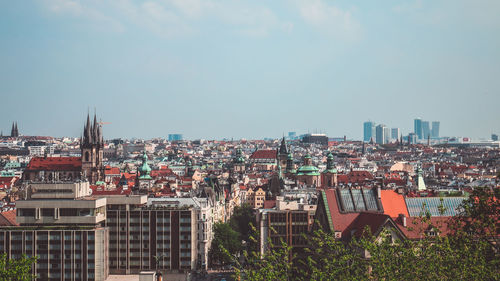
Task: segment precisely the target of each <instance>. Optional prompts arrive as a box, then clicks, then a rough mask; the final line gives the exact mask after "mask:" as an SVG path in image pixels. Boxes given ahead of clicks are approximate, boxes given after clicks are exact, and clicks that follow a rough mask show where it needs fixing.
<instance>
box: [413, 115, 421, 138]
mask: <svg viewBox="0 0 500 281" xmlns="http://www.w3.org/2000/svg"><path fill="white" fill-rule="evenodd" d="M413 132H414V133H415V135H417V139H422V138H423V134H422V119H420V118H417V119H415V120H414V121H413Z"/></svg>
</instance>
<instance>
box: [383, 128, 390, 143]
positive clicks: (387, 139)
mask: <svg viewBox="0 0 500 281" xmlns="http://www.w3.org/2000/svg"><path fill="white" fill-rule="evenodd" d="M391 141H392V139H391V128H388V127H384V143H390V142H391Z"/></svg>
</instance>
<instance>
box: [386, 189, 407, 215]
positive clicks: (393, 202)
mask: <svg viewBox="0 0 500 281" xmlns="http://www.w3.org/2000/svg"><path fill="white" fill-rule="evenodd" d="M380 195H381V198H380V200H381V201H382V206H384V214H386V215H389V216H390V217H393V218H396V217H398V216H399V214H403V215H405V216H407V217H408V216H409V215H408V210H407V208H406V202H405V198H404V196H403V195H402V194H398V193H396V192H395V191H394V190H381V191H380Z"/></svg>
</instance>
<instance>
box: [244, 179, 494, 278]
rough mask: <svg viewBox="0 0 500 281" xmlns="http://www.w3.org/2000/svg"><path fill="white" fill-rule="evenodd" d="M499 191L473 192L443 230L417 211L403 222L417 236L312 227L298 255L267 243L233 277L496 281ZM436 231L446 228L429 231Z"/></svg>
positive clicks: (485, 189) (439, 222)
mask: <svg viewBox="0 0 500 281" xmlns="http://www.w3.org/2000/svg"><path fill="white" fill-rule="evenodd" d="M499 192H500V191H499V190H498V189H492V188H478V189H476V190H474V191H473V192H472V193H471V196H470V198H469V199H468V200H465V201H464V203H463V206H462V210H463V211H462V212H461V214H460V215H459V216H456V217H455V218H453V219H451V220H450V221H449V225H448V228H446V227H445V225H444V224H446V222H445V221H443V220H434V219H431V217H430V214H429V213H428V212H423V213H422V214H421V217H420V218H419V219H417V220H416V221H415V222H414V223H413V225H411V226H409V227H410V228H412V230H413V231H417V232H419V233H420V235H419V237H420V238H419V239H415V240H411V239H403V240H399V239H397V236H395V235H394V234H395V233H394V232H393V231H392V230H390V228H389V229H386V230H384V231H382V232H381V233H380V234H379V235H378V236H377V237H374V236H373V235H371V234H370V231H369V228H367V229H366V230H365V232H364V234H363V236H362V237H361V238H359V239H358V240H356V239H353V240H352V241H351V242H350V243H342V242H339V241H338V240H335V238H334V236H333V234H332V233H324V232H322V231H317V232H315V233H313V234H312V235H310V236H308V237H307V238H308V241H309V245H308V250H307V251H306V252H305V253H304V256H302V257H297V256H296V255H295V254H292V252H293V251H292V249H291V247H289V246H288V245H286V243H284V242H283V241H281V245H280V247H273V245H272V244H271V247H270V249H269V250H268V251H267V252H266V253H265V254H264V255H261V254H260V253H259V252H258V251H252V252H249V253H245V256H247V261H248V264H246V265H245V266H244V267H241V268H240V269H238V271H237V274H236V275H237V277H240V278H241V279H242V280H252V281H253V280H255V281H257V280H287V281H288V280H500V258H499V251H498V249H495V248H494V247H495V245H498V243H496V244H495V242H498V241H497V239H498V237H499V233H498V230H499V229H498V222H499V217H500V216H499V213H498V212H499V202H500V200H499V199H498V198H500V196H499V195H500V194H499ZM423 209H424V210H425V206H424V208H423ZM440 209H441V212H444V211H445V209H444V207H442V208H440ZM441 224H443V225H441ZM440 229H448V230H450V229H451V230H452V232H450V233H441V235H434V233H435V232H437V234H439V231H440ZM430 230H431V231H430ZM250 238H251V239H255V238H254V237H252V236H250ZM497 247H498V246H497ZM297 260H299V261H300V263H298V262H297Z"/></svg>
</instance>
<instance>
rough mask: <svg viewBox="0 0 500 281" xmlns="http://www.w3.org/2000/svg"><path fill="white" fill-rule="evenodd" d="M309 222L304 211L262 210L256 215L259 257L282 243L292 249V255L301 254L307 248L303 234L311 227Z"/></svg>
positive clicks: (307, 215)
mask: <svg viewBox="0 0 500 281" xmlns="http://www.w3.org/2000/svg"><path fill="white" fill-rule="evenodd" d="M310 221H311V220H310V219H309V212H308V211H306V210H297V209H295V210H286V209H285V210H271V209H262V210H261V211H260V212H259V213H258V215H257V225H258V227H259V235H260V239H259V247H260V253H261V255H264V254H265V253H266V251H268V250H269V249H270V248H271V245H272V247H281V243H282V241H283V242H286V243H287V245H288V246H290V247H292V253H297V254H300V253H301V252H303V251H304V249H305V248H306V247H307V240H306V238H305V237H304V234H306V233H308V232H309V230H310V229H311V226H312V223H311V222H310ZM270 243H271V244H270Z"/></svg>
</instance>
